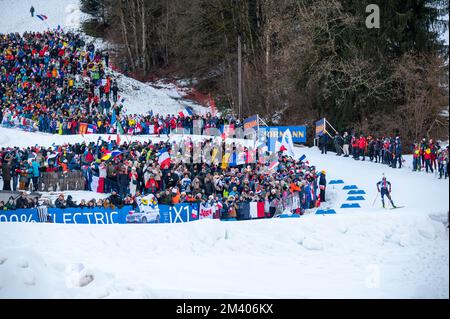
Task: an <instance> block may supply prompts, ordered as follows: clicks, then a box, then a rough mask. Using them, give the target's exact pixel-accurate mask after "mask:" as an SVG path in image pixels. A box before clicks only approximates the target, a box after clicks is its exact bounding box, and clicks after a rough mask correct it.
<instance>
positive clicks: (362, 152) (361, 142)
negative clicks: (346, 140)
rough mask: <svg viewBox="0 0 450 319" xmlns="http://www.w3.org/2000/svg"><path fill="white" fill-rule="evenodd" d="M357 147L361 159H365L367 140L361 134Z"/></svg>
mask: <svg viewBox="0 0 450 319" xmlns="http://www.w3.org/2000/svg"><path fill="white" fill-rule="evenodd" d="M358 147H359V153H360V155H361V156H362V160H363V161H365V160H366V148H367V141H366V138H365V137H364V136H363V135H361V136H360V137H359V140H358ZM358 158H359V156H358Z"/></svg>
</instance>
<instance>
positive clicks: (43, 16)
mask: <svg viewBox="0 0 450 319" xmlns="http://www.w3.org/2000/svg"><path fill="white" fill-rule="evenodd" d="M36 18H38V19H41V20H42V21H44V20H47V19H48V17H47V16H46V15H43V14H38V15H36Z"/></svg>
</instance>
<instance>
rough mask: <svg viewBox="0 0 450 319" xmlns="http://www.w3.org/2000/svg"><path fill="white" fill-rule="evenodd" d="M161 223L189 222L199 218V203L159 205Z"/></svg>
mask: <svg viewBox="0 0 450 319" xmlns="http://www.w3.org/2000/svg"><path fill="white" fill-rule="evenodd" d="M158 207H159V214H160V219H159V222H160V223H187V222H192V221H194V220H198V219H199V213H198V211H199V205H198V204H197V203H182V204H177V205H158Z"/></svg>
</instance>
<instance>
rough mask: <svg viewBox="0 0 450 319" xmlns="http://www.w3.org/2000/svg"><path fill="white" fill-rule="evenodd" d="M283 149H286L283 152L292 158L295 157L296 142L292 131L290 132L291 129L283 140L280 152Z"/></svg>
mask: <svg viewBox="0 0 450 319" xmlns="http://www.w3.org/2000/svg"><path fill="white" fill-rule="evenodd" d="M282 148H284V149H283V150H285V151H287V154H288V156H291V157H294V156H295V153H294V142H293V141H292V134H291V130H289V129H287V130H286V131H285V132H284V134H283V138H282V140H281V147H280V151H281V149H282Z"/></svg>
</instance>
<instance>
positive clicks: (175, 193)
mask: <svg viewBox="0 0 450 319" xmlns="http://www.w3.org/2000/svg"><path fill="white" fill-rule="evenodd" d="M180 197H181V194H180V192H179V191H178V189H177V188H176V187H174V188H173V189H172V204H179V203H180Z"/></svg>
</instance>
